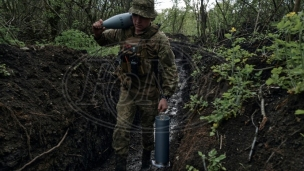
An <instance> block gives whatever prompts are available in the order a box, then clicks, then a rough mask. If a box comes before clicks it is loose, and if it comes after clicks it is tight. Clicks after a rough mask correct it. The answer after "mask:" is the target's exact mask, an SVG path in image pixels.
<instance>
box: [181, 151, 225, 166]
mask: <svg viewBox="0 0 304 171" xmlns="http://www.w3.org/2000/svg"><path fill="white" fill-rule="evenodd" d="M198 155H199V156H200V157H201V159H202V162H203V165H204V167H205V170H208V171H220V170H226V168H225V167H224V166H223V165H222V163H221V162H222V160H224V159H225V158H226V155H225V154H221V155H219V156H218V157H217V156H216V155H217V151H216V150H215V149H212V150H211V151H209V153H208V156H206V155H205V154H203V153H202V152H200V151H199V152H198ZM206 160H207V161H208V165H207V168H206V162H205V161H206ZM186 169H187V170H188V171H198V169H196V168H195V167H193V166H190V165H187V166H186Z"/></svg>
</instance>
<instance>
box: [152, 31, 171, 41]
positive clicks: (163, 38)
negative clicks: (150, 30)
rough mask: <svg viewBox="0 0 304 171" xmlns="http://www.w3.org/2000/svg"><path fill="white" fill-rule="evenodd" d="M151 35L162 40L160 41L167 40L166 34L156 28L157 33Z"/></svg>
mask: <svg viewBox="0 0 304 171" xmlns="http://www.w3.org/2000/svg"><path fill="white" fill-rule="evenodd" d="M153 37H154V38H156V39H159V40H162V41H168V40H169V39H168V37H167V35H166V34H165V33H164V32H163V31H161V30H158V31H157V33H156V34H155V35H154V36H153Z"/></svg>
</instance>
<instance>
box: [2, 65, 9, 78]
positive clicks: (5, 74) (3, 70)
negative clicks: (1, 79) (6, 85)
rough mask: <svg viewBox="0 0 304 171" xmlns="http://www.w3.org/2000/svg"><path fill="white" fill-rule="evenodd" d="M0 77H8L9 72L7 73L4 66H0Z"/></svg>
mask: <svg viewBox="0 0 304 171" xmlns="http://www.w3.org/2000/svg"><path fill="white" fill-rule="evenodd" d="M0 75H3V76H10V75H11V74H10V72H8V70H7V68H6V66H5V64H0Z"/></svg>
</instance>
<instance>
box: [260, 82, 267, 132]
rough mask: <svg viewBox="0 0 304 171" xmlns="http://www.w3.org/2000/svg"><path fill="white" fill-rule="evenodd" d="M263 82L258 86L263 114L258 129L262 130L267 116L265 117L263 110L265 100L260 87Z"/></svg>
mask: <svg viewBox="0 0 304 171" xmlns="http://www.w3.org/2000/svg"><path fill="white" fill-rule="evenodd" d="M264 85H265V84H263V85H261V87H260V90H259V99H260V101H261V113H262V116H263V119H262V122H261V124H260V128H259V130H262V129H263V128H264V126H265V124H266V122H267V120H268V119H267V117H266V112H265V100H264V98H263V94H262V93H263V92H262V88H263V86H264Z"/></svg>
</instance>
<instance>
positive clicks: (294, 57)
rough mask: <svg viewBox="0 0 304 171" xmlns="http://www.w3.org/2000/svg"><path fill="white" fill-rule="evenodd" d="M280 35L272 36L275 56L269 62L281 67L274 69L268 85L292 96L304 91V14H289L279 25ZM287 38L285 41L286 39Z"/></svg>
mask: <svg viewBox="0 0 304 171" xmlns="http://www.w3.org/2000/svg"><path fill="white" fill-rule="evenodd" d="M277 29H278V31H279V33H278V34H270V35H269V37H272V38H273V39H274V44H273V45H272V46H271V47H269V48H268V49H269V50H270V51H274V54H273V55H271V57H270V58H269V62H277V63H279V64H280V65H279V66H278V67H275V68H273V70H272V71H271V73H272V75H271V78H269V79H268V80H267V81H266V84H267V85H271V84H274V85H278V86H280V87H282V88H284V89H287V91H288V93H290V94H298V93H301V92H303V91H304V42H303V30H304V14H303V12H300V13H298V14H296V13H289V14H287V15H286V16H285V17H284V18H283V19H282V20H281V21H280V22H279V23H278V24H277ZM284 38H285V39H284Z"/></svg>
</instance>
